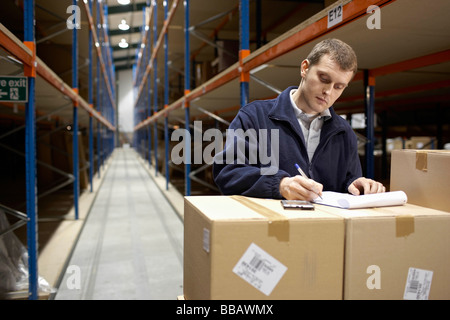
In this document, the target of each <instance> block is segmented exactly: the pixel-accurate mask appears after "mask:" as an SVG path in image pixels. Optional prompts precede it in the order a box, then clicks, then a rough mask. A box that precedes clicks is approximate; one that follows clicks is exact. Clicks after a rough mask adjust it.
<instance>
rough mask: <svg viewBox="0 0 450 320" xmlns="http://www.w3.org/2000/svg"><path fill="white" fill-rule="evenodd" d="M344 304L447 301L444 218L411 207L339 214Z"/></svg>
mask: <svg viewBox="0 0 450 320" xmlns="http://www.w3.org/2000/svg"><path fill="white" fill-rule="evenodd" d="M316 210H323V211H326V212H329V213H333V214H336V215H338V216H340V217H343V218H345V228H346V232H345V262H344V265H345V271H344V299H348V300H356V299H362V300H375V299H383V300H402V299H408V300H409V299H411V300H416V299H430V300H438V299H444V300H448V299H450V246H449V245H450V213H448V212H444V211H439V210H434V209H429V208H424V207H420V206H416V205H412V204H406V205H404V206H393V207H384V208H374V209H362V210H361V209H358V210H356V209H355V210H342V209H337V208H332V207H326V206H318V205H316Z"/></svg>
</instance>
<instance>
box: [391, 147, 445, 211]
mask: <svg viewBox="0 0 450 320" xmlns="http://www.w3.org/2000/svg"><path fill="white" fill-rule="evenodd" d="M390 189H391V191H396V190H403V191H404V192H405V193H406V194H407V195H408V202H409V203H412V204H417V205H420V206H423V207H428V208H433V209H438V210H444V211H450V197H449V190H450V152H449V151H445V150H393V151H392V159H391V185H390Z"/></svg>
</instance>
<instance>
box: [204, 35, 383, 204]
mask: <svg viewBox="0 0 450 320" xmlns="http://www.w3.org/2000/svg"><path fill="white" fill-rule="evenodd" d="M300 72H301V82H300V84H299V86H298V88H297V87H289V88H287V89H286V90H285V91H283V92H282V93H281V94H280V95H279V96H278V97H277V98H276V99H273V100H266V101H254V102H252V103H249V104H248V105H246V106H244V107H243V108H241V110H240V111H239V113H238V114H237V116H236V118H235V119H234V120H233V122H232V123H231V124H230V127H229V129H228V130H229V131H230V132H231V131H233V132H235V131H236V132H237V131H238V132H248V131H250V130H252V132H264V131H262V130H266V132H269V131H270V133H271V134H269V137H268V139H265V143H266V144H267V146H266V148H267V149H269V150H272V154H271V159H275V160H276V161H275V162H276V167H277V170H275V171H273V172H271V174H262V171H261V168H262V167H264V166H265V165H266V163H265V162H263V161H261V158H262V156H261V150H262V144H261V136H258V138H259V140H258V142H257V143H255V142H254V141H253V142H252V138H251V137H250V138H249V137H248V136H247V137H239V136H238V137H232V139H228V138H227V142H226V144H225V148H224V150H223V152H222V153H219V154H218V155H217V156H216V158H215V163H214V166H213V173H214V179H215V182H216V184H217V185H218V187H219V188H220V190H221V192H222V193H223V194H241V195H245V196H252V197H261V198H273V199H280V198H285V199H289V200H290V199H299V200H310V201H311V200H314V199H316V198H317V197H318V196H319V195H321V194H322V191H323V190H326V191H337V192H349V193H351V194H354V195H359V194H369V193H379V192H385V188H384V186H383V185H382V184H381V183H379V182H376V181H373V180H371V179H366V178H364V177H362V170H361V163H360V160H359V156H358V149H357V140H356V135H355V134H354V132H353V130H352V128H351V127H350V125H349V124H348V123H347V121H345V120H344V119H342V118H341V117H340V116H338V115H337V114H336V113H335V112H334V110H333V108H332V105H333V104H334V102H335V101H336V100H337V99H338V98H339V97H340V96H341V94H342V92H343V91H344V89H345V88H346V87H347V86H348V85H349V83H350V81H351V80H352V79H353V77H354V75H355V74H356V72H357V59H356V54H355V52H354V51H353V49H352V48H351V47H350V46H349V45H347V44H346V43H344V42H342V41H340V40H337V39H328V40H324V41H322V42H320V43H318V44H317V45H316V46H315V47H314V48H313V50H312V51H311V53H310V54H309V55H308V57H307V59H305V60H303V62H302V63H301V69H300ZM239 130H240V131H239ZM275 133H276V134H275ZM246 138H248V139H246ZM277 140H278V141H277ZM277 143H279V146H278V147H277V148H274V145H275V144H277ZM242 145H244V146H245V147H244V148H242ZM242 149H245V150H244V151H242ZM230 150H231V152H234V159H233V160H234V161H231V162H230V161H229V158H227V159H226V160H224V159H225V157H226V155H229V153H230ZM274 150H275V152H274ZM255 152H258V156H259V158H258V159H259V160H258V161H250V160H251V159H252V157H253V159H254V155H253V154H252V153H255ZM243 153H244V154H245V161H239V160H241V159H242V154H243ZM247 155H248V156H247ZM271 164H272V167H273V163H271ZM296 164H298V165H299V166H300V167H301V168H302V169H303V171H304V172H305V173H306V175H307V176H308V177H303V176H301V175H299V173H298V171H297V168H296V166H295V165H296Z"/></svg>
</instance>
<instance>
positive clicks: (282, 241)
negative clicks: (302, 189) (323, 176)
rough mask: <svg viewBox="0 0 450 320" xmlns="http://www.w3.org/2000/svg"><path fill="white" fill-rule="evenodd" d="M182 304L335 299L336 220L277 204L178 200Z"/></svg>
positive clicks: (339, 266)
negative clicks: (180, 205) (181, 219)
mask: <svg viewBox="0 0 450 320" xmlns="http://www.w3.org/2000/svg"><path fill="white" fill-rule="evenodd" d="M184 232H185V233H184V295H185V297H186V300H198V299H202V300H206V299H224V300H228V299H233V300H240V299H246V300H253V299H258V300H263V299H286V300H287V299H342V283H343V278H342V275H343V256H344V255H343V251H344V219H343V218H342V217H339V216H337V215H334V214H330V213H327V212H323V211H319V210H314V211H300V210H284V209H283V208H282V207H281V204H280V201H279V200H267V199H255V198H245V197H234V196H233V197H228V196H195V197H185V209H184Z"/></svg>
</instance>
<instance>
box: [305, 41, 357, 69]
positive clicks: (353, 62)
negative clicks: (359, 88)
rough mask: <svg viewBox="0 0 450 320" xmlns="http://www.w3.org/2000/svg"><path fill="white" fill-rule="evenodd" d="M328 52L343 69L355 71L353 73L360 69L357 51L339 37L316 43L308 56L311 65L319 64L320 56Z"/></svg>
mask: <svg viewBox="0 0 450 320" xmlns="http://www.w3.org/2000/svg"><path fill="white" fill-rule="evenodd" d="M327 54H328V55H329V56H330V58H331V59H332V60H333V61H335V62H336V63H337V64H338V65H339V66H340V67H341V69H342V70H344V71H353V74H356V72H357V71H358V61H357V58H356V53H355V51H353V49H352V47H350V46H349V45H348V44H346V43H345V42H343V41H341V40H339V39H326V40H323V41H321V42H319V43H318V44H316V45H315V46H314V48H313V49H312V51H311V52H310V53H309V55H308V57H307V59H308V61H309V66H310V67H312V66H313V65H315V64H318V63H319V61H320V58H321V57H322V56H324V55H327Z"/></svg>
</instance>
